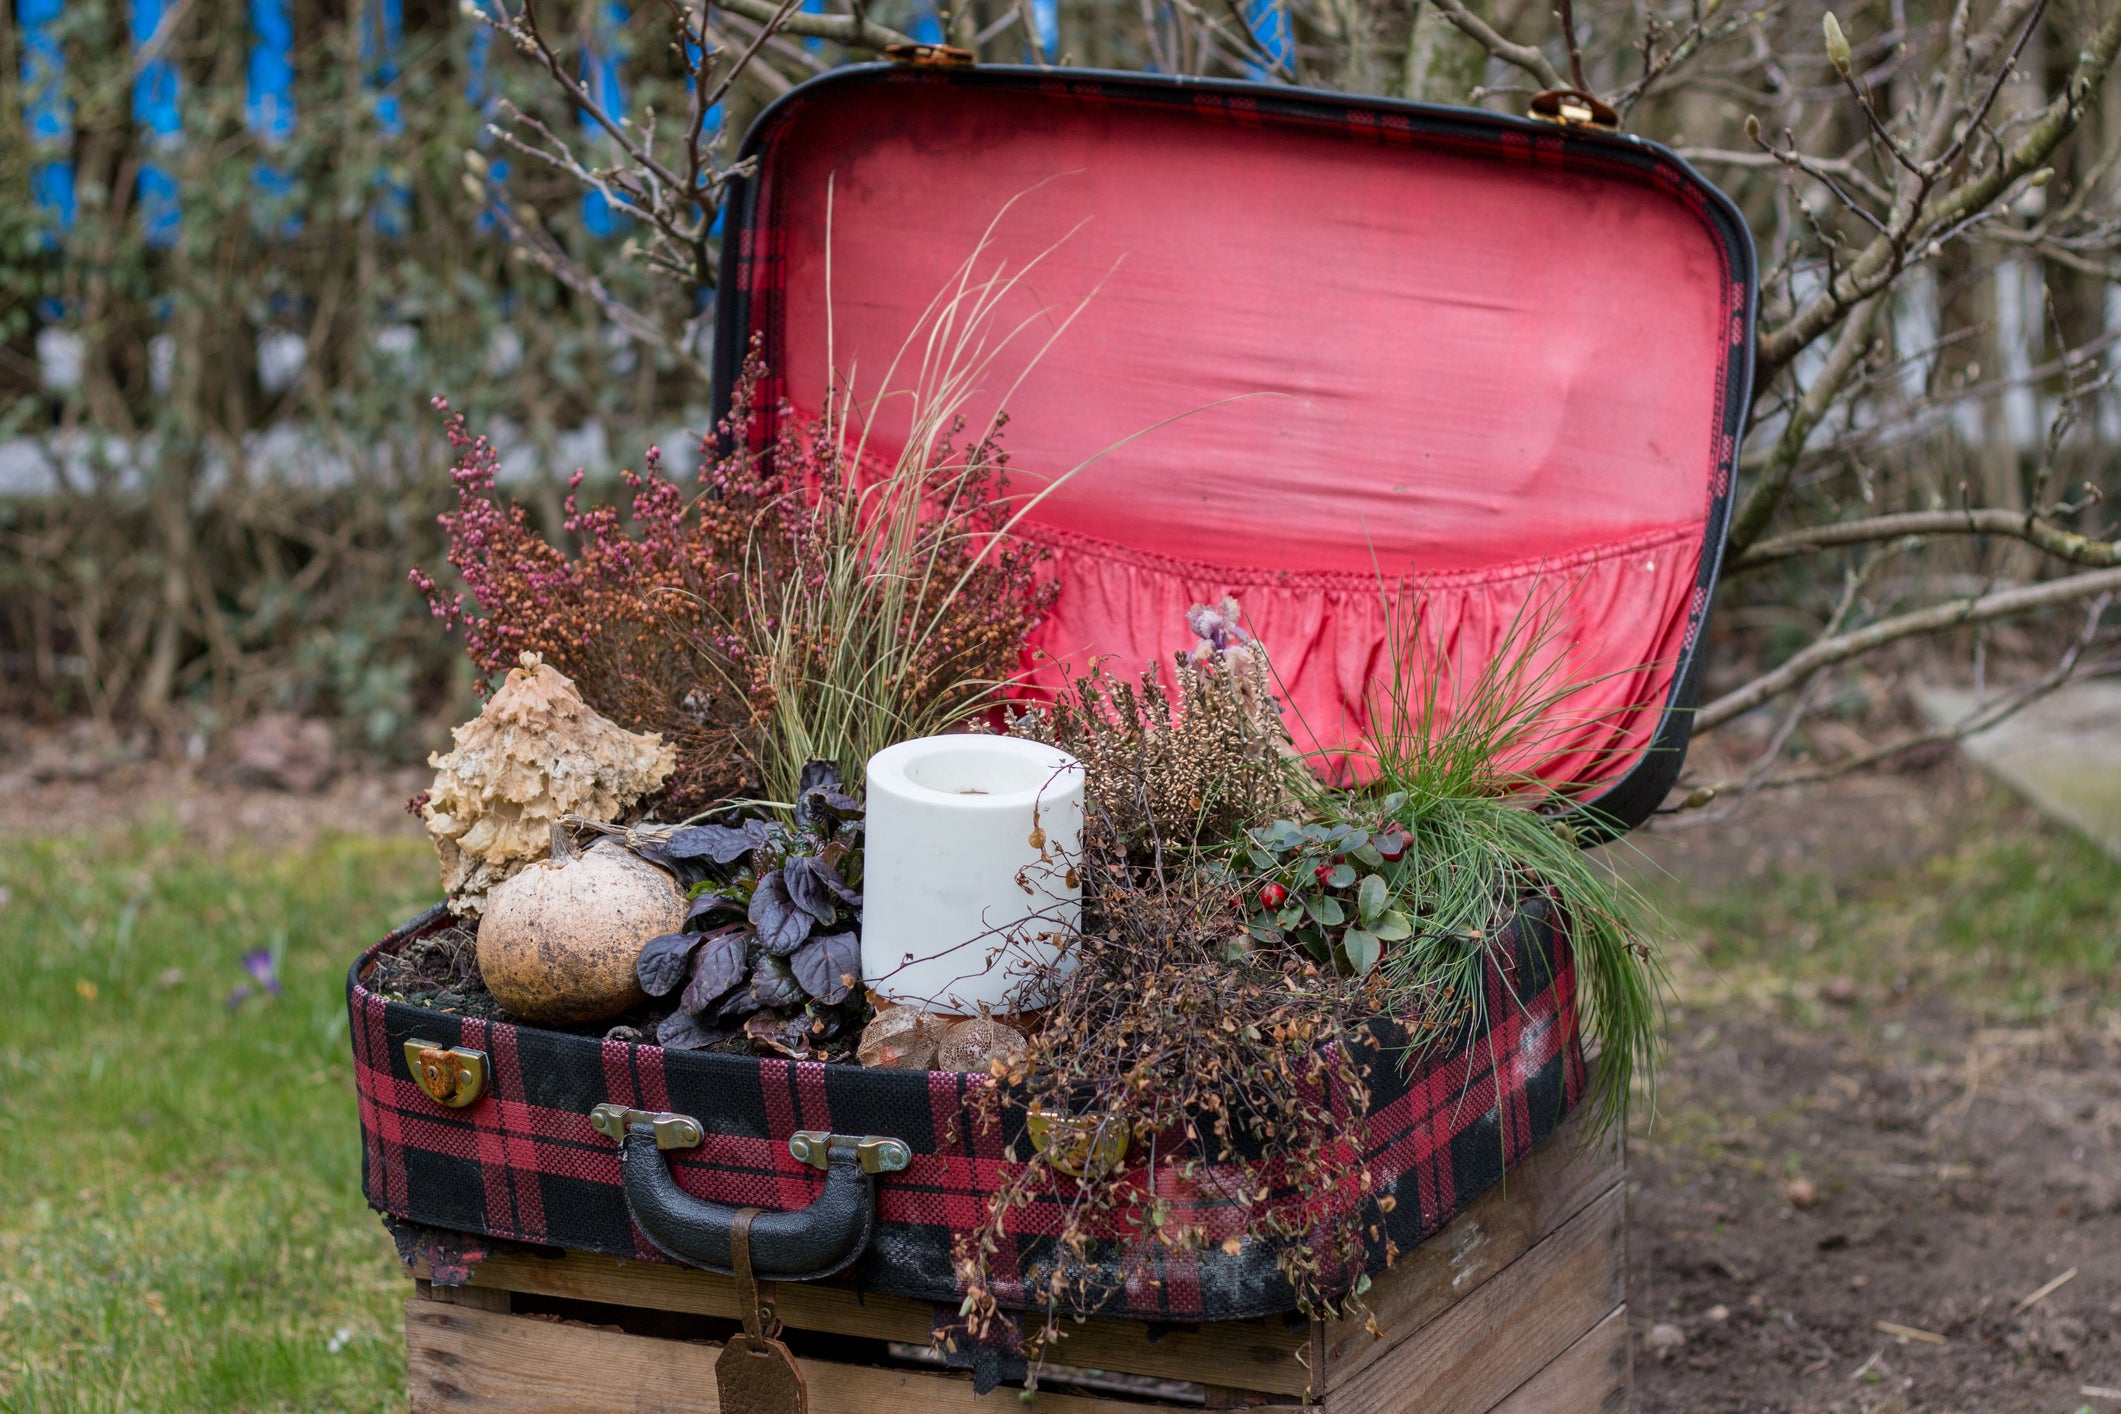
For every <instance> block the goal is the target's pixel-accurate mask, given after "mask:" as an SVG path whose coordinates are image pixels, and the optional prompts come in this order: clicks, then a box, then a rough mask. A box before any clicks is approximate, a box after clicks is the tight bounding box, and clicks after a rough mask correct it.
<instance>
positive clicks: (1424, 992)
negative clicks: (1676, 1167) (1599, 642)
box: [1310, 585, 1659, 1123]
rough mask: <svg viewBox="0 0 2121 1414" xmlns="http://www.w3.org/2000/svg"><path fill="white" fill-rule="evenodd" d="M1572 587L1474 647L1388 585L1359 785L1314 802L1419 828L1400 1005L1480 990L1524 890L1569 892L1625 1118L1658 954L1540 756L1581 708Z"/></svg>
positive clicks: (1570, 920)
mask: <svg viewBox="0 0 2121 1414" xmlns="http://www.w3.org/2000/svg"><path fill="white" fill-rule="evenodd" d="M1565 607H1566V594H1565V592H1563V591H1556V592H1554V593H1552V594H1550V595H1546V596H1541V595H1538V594H1535V595H1533V596H1532V597H1531V598H1530V599H1529V600H1528V602H1527V605H1526V607H1525V608H1524V609H1522V610H1521V611H1520V612H1519V613H1518V614H1517V615H1516V617H1515V618H1513V620H1512V621H1511V623H1510V625H1509V627H1508V629H1507V630H1506V632H1505V633H1504V634H1503V636H1502V639H1501V640H1500V642H1498V644H1497V645H1496V646H1495V649H1494V651H1493V654H1492V656H1491V657H1490V658H1489V659H1488V661H1486V662H1485V663H1482V664H1464V663H1460V662H1457V661H1454V660H1452V659H1450V658H1448V657H1446V656H1445V655H1444V654H1443V653H1442V652H1441V651H1440V650H1430V649H1425V648H1424V647H1423V646H1422V638H1421V634H1420V631H1419V630H1420V615H1421V614H1422V612H1423V599H1422V596H1421V594H1420V592H1419V589H1418V587H1417V586H1412V585H1402V586H1401V587H1400V588H1399V590H1398V592H1396V593H1391V594H1388V595H1386V598H1385V642H1386V649H1387V671H1386V673H1385V674H1384V676H1382V677H1381V678H1380V679H1379V680H1378V681H1377V683H1376V684H1375V686H1374V690H1373V692H1372V695H1371V699H1370V702H1369V704H1368V707H1369V723H1368V725H1369V731H1368V736H1367V744H1366V745H1365V747H1364V748H1363V749H1362V750H1361V751H1360V752H1359V753H1358V757H1357V770H1356V774H1357V775H1358V777H1360V778H1362V779H1364V780H1365V781H1366V788H1365V789H1364V790H1362V791H1360V792H1357V793H1355V794H1353V795H1350V794H1347V793H1345V792H1340V791H1335V790H1332V789H1329V788H1324V787H1321V788H1319V789H1318V790H1316V791H1315V792H1314V793H1313V798H1312V800H1311V802H1310V804H1311V809H1312V811H1313V813H1315V814H1316V815H1318V816H1319V817H1321V818H1323V819H1326V820H1328V821H1334V820H1339V819H1345V820H1347V821H1348V822H1349V823H1354V824H1359V825H1362V826H1364V827H1367V828H1370V829H1373V830H1374V829H1376V828H1377V827H1378V825H1379V816H1380V814H1382V815H1383V816H1385V817H1386V818H1389V819H1390V820H1391V821H1392V822H1394V823H1396V824H1397V825H1398V826H1400V827H1401V828H1402V829H1404V830H1405V831H1406V832H1407V834H1408V835H1409V836H1410V842H1409V845H1408V848H1407V852H1406V855H1405V857H1404V859H1402V860H1401V861H1400V862H1399V863H1398V865H1397V866H1396V868H1395V870H1394V873H1393V878H1394V880H1395V886H1394V888H1393V890H1392V897H1393V900H1394V901H1395V904H1396V906H1399V907H1401V909H1402V911H1403V912H1405V913H1406V914H1407V915H1408V916H1410V917H1412V918H1413V919H1414V920H1415V922H1414V927H1413V934H1412V936H1411V937H1410V938H1407V939H1405V940H1403V941H1400V942H1396V943H1393V944H1391V945H1390V946H1388V947H1386V948H1385V949H1384V950H1383V954H1382V958H1381V960H1380V962H1379V964H1378V966H1379V969H1380V971H1381V972H1382V974H1383V976H1384V978H1385V981H1386V985H1387V987H1388V988H1389V989H1390V994H1392V995H1395V996H1396V997H1397V999H1398V1000H1397V1002H1396V1003H1395V1008H1394V1009H1395V1010H1398V1011H1401V1012H1402V1013H1403V1014H1408V1015H1419V1014H1423V1013H1425V1012H1429V1011H1431V1010H1433V1008H1434V1005H1435V999H1436V997H1437V995H1438V993H1439V992H1445V993H1447V994H1448V995H1449V996H1451V997H1453V998H1456V999H1463V1000H1469V1001H1470V1002H1471V1004H1472V1005H1474V1006H1475V1007H1479V1006H1483V1005H1485V998H1486V996H1487V987H1486V986H1485V985H1484V979H1485V974H1486V972H1487V971H1488V969H1489V968H1490V967H1491V966H1492V954H1491V952H1490V950H1489V948H1488V939H1490V938H1491V937H1492V936H1493V933H1494V931H1495V929H1496V928H1497V927H1498V926H1500V925H1501V924H1502V923H1504V922H1505V921H1507V920H1508V918H1509V917H1510V916H1511V915H1512V914H1513V913H1514V912H1515V911H1516V908H1517V906H1518V901H1519V900H1520V899H1521V898H1523V897H1525V896H1526V895H1528V894H1533V893H1543V894H1545V895H1547V896H1548V897H1549V898H1551V899H1552V900H1553V901H1554V902H1556V903H1557V904H1559V905H1560V907H1561V909H1562V912H1563V914H1564V915H1565V919H1566V927H1567V932H1568V938H1569V945H1570V948H1571V950H1572V952H1573V954H1574V957H1575V962H1576V969H1577V977H1578V982H1579V991H1578V1013H1579V1016H1580V1017H1581V1020H1582V1024H1583V1027H1584V1032H1585V1037H1586V1044H1587V1046H1588V1047H1590V1048H1591V1049H1593V1050H1595V1051H1596V1052H1597V1054H1598V1057H1599V1065H1598V1070H1597V1083H1596V1088H1595V1090H1594V1093H1593V1096H1592V1102H1593V1105H1594V1107H1595V1109H1596V1112H1597V1114H1598V1116H1599V1119H1600V1121H1601V1123H1621V1122H1624V1121H1625V1119H1626V1115H1627V1109H1628V1106H1629V1104H1630V1103H1631V1101H1632V1097H1633V1096H1634V1095H1635V1094H1636V1093H1637V1092H1638V1091H1641V1092H1643V1093H1645V1094H1646V1095H1648V1096H1649V1097H1650V1098H1652V1099H1654V1086H1653V1079H1654V1075H1655V1059H1656V1055H1657V1046H1658V1038H1659V1017H1658V1005H1659V1004H1658V965H1657V960H1656V953H1655V952H1654V950H1653V949H1652V948H1651V947H1650V946H1649V944H1648V942H1647V938H1648V936H1649V935H1650V934H1651V933H1652V932H1654V927H1655V925H1654V913H1653V911H1652V910H1651V909H1650V907H1649V905H1648V903H1647V902H1646V900H1644V899H1643V897H1642V896H1641V895H1640V894H1639V893H1638V892H1637V891H1636V890H1634V889H1633V888H1632V887H1631V886H1630V885H1629V884H1628V883H1627V882H1626V881H1625V880H1624V879H1622V878H1621V877H1620V876H1619V875H1618V874H1616V873H1615V871H1614V870H1613V868H1612V867H1611V865H1610V863H1609V862H1608V861H1607V860H1606V859H1605V858H1603V857H1601V856H1600V855H1598V854H1595V853H1591V852H1588V851H1586V850H1585V849H1583V848H1582V846H1581V843H1580V841H1579V837H1578V834H1577V832H1576V830H1575V829H1574V828H1573V827H1571V826H1570V825H1569V824H1567V823H1566V822H1564V821H1563V820H1561V819H1559V818H1557V816H1558V815H1560V814H1564V813H1566V809H1565V807H1566V806H1567V804H1568V797H1567V796H1566V794H1563V793H1560V792H1557V790H1556V788H1555V787H1554V786H1553V785H1551V784H1549V783H1546V782H1543V781H1541V780H1540V779H1538V778H1537V777H1536V776H1534V775H1533V774H1531V771H1532V768H1533V767H1534V766H1535V765H1536V764H1537V763H1538V762H1539V761H1540V760H1541V759H1542V757H1543V756H1545V755H1546V754H1547V753H1549V752H1550V751H1551V750H1553V749H1554V747H1555V746H1556V745H1557V744H1558V743H1559V742H1560V740H1561V739H1562V738H1563V737H1564V736H1565V735H1566V734H1568V733H1570V732H1572V731H1575V730H1577V729H1578V728H1580V727H1582V726H1584V725H1586V724H1587V723H1588V721H1589V718H1588V717H1587V716H1586V710H1585V709H1584V708H1582V707H1581V706H1580V705H1579V703H1578V694H1580V693H1581V692H1582V691H1583V689H1584V688H1585V687H1586V686H1588V685H1589V684H1588V683H1587V682H1586V681H1585V680H1584V679H1582V678H1581V677H1578V676H1573V675H1572V674H1571V672H1570V662H1571V658H1570V655H1569V654H1568V653H1567V652H1566V651H1564V650H1563V648H1562V646H1561V645H1562V639H1561V636H1560V633H1559V628H1560V625H1561V613H1562V610H1563V609H1564V608H1565Z"/></svg>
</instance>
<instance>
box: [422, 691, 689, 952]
mask: <svg viewBox="0 0 2121 1414" xmlns="http://www.w3.org/2000/svg"><path fill="white" fill-rule="evenodd" d="M521 661H522V666H521V667H517V668H512V669H510V670H509V673H508V678H507V680H506V681H505V682H503V683H502V684H501V687H500V690H499V691H497V692H495V693H494V695H493V696H492V697H491V698H489V699H487V702H486V708H485V710H484V711H482V712H480V713H479V715H478V716H477V717H475V718H473V719H472V720H471V721H469V722H466V723H465V724H464V725H463V726H460V727H458V728H457V729H456V731H455V732H454V734H453V735H454V736H455V737H456V749H455V750H454V751H451V752H450V753H449V754H448V755H446V756H444V755H440V754H437V755H434V756H430V757H428V758H427V764H428V765H430V766H433V767H434V768H435V771H436V774H435V783H434V787H433V789H432V790H430V791H429V792H428V800H427V804H426V806H425V807H424V808H423V809H422V811H421V815H422V817H423V818H424V819H425V820H426V823H427V833H428V835H429V836H430V837H431V838H432V839H433V840H434V845H435V853H436V855H438V856H439V857H440V859H441V862H442V887H443V888H444V889H446V890H447V891H448V893H449V902H450V906H451V907H452V908H453V909H454V910H455V911H456V913H457V914H458V915H459V916H462V917H467V918H473V917H477V916H478V915H479V914H480V913H481V912H482V911H483V909H484V907H485V902H486V895H487V893H488V891H489V890H491V889H492V888H493V887H494V885H496V884H498V883H500V882H501V881H502V880H503V879H506V878H508V877H509V876H510V875H512V874H515V873H517V872H519V871H520V870H522V869H523V868H524V867H525V866H527V865H529V864H530V863H532V862H533V861H535V860H539V859H543V858H544V857H545V855H546V852H547V850H548V849H549V848H550V846H551V842H552V827H553V826H554V825H555V824H556V823H558V821H559V819H560V817H561V816H562V815H568V814H574V815H584V816H587V817H589V818H590V819H593V820H612V819H617V818H618V817H619V816H620V815H621V814H622V812H624V811H625V810H626V808H627V807H628V806H631V805H632V804H633V803H634V802H635V801H637V800H639V799H640V798H641V797H643V796H645V795H647V794H649V793H650V792H652V791H654V790H655V789H656V788H657V787H659V786H661V785H662V783H663V781H664V779H665V778H666V777H668V776H669V774H670V772H671V770H672V769H673V768H674V767H675V766H676V765H677V748H676V747H674V746H670V745H666V744H665V743H664V741H663V739H662V737H661V736H659V735H658V734H656V733H654V732H630V731H627V730H626V729H625V728H624V727H621V726H620V725H619V724H618V723H616V722H614V721H612V720H610V719H609V718H607V717H604V716H601V715H599V714H598V713H597V712H596V710H595V709H593V708H592V707H590V705H589V704H588V703H587V702H584V701H583V700H582V694H581V693H579V692H577V691H576V690H575V686H574V683H573V681H572V680H570V679H569V678H568V677H567V676H566V675H565V674H564V673H561V672H560V671H559V670H558V669H556V668H551V667H548V666H546V665H545V663H544V661H543V660H542V659H541V658H539V656H538V655H537V654H535V653H525V654H524V655H523V657H522V660H521Z"/></svg>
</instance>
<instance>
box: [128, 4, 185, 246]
mask: <svg viewBox="0 0 2121 1414" xmlns="http://www.w3.org/2000/svg"><path fill="white" fill-rule="evenodd" d="M176 12H177V6H176V5H175V4H173V3H170V0H133V5H132V38H133V121H134V122H135V123H137V124H138V125H139V127H140V132H141V134H142V135H143V137H144V138H145V142H146V146H147V150H148V152H149V153H150V154H155V153H166V152H168V151H169V150H170V149H171V148H173V147H175V146H176V145H177V144H178V143H179V142H181V141H182V140H183V136H184V123H183V119H182V117H181V116H180V115H179V113H178V110H177V101H178V97H179V93H180V87H179V80H178V78H177V66H176V65H175V64H174V63H172V62H171V60H170V58H169V46H170V35H169V33H168V32H167V28H173V27H174V26H175V23H176ZM166 27H167V28H166ZM139 192H140V230H141V234H142V236H143V237H144V238H145V240H146V241H147V244H148V245H149V246H150V247H153V248H155V249H158V250H166V249H167V248H169V247H170V246H173V245H175V244H176V243H177V228H178V223H179V221H180V220H181V218H182V215H183V208H182V206H181V205H180V204H179V202H178V200H177V178H176V174H175V173H173V172H171V171H170V170H169V169H168V168H167V167H164V166H163V165H162V164H161V163H160V162H158V161H156V160H155V159H154V157H153V156H152V155H150V156H149V157H148V158H147V159H146V160H145V161H143V162H142V163H141V164H140V183H139Z"/></svg>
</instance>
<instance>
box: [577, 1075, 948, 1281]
mask: <svg viewBox="0 0 2121 1414" xmlns="http://www.w3.org/2000/svg"><path fill="white" fill-rule="evenodd" d="M589 1123H590V1126H591V1127H592V1128H594V1129H595V1130H596V1131H597V1133H599V1134H602V1135H604V1136H605V1137H606V1138H608V1139H611V1140H613V1141H614V1142H616V1143H617V1144H618V1146H619V1177H620V1186H621V1187H622V1189H623V1190H624V1192H625V1195H626V1209H627V1212H628V1213H629V1214H630V1215H631V1216H632V1218H633V1224H634V1226H635V1227H637V1228H639V1229H640V1231H641V1235H642V1236H643V1237H645V1238H647V1239H648V1241H649V1242H650V1243H651V1244H652V1245H653V1246H654V1247H655V1249H656V1250H657V1251H659V1252H661V1253H663V1254H664V1255H665V1256H667V1257H669V1258H671V1259H672V1260H674V1261H678V1262H683V1263H684V1264H686V1265H687V1266H691V1267H700V1268H703V1269H704V1270H706V1271H710V1272H720V1273H722V1274H723V1275H725V1276H727V1275H732V1274H733V1273H734V1270H735V1268H734V1265H733V1262H732V1252H731V1233H732V1230H733V1229H734V1227H735V1224H736V1221H737V1215H738V1214H739V1213H740V1212H743V1211H745V1210H743V1209H740V1208H736V1207H733V1206H731V1205H730V1204H727V1203H715V1202H710V1201H708V1200H707V1199H704V1198H695V1197H693V1196H692V1195H691V1194H690V1193H687V1192H686V1191H685V1190H684V1189H682V1188H680V1187H679V1186H678V1181H677V1178H676V1176H675V1175H673V1174H672V1173H671V1171H670V1160H669V1159H668V1158H667V1157H666V1156H665V1152H664V1151H666V1150H669V1149H693V1148H697V1147H699V1144H700V1142H701V1139H702V1138H703V1134H704V1131H703V1129H702V1127H701V1125H700V1122H699V1121H698V1120H696V1119H694V1118H693V1117H692V1116H690V1115H680V1114H662V1113H656V1112H653V1111H649V1110H632V1109H627V1108H626V1107H625V1106H624V1105H614V1104H603V1105H598V1106H597V1107H596V1108H595V1109H593V1110H591V1111H590V1112H589ZM788 1152H789V1153H790V1154H792V1155H794V1156H795V1157H796V1158H797V1159H799V1160H801V1161H802V1162H803V1163H806V1164H809V1165H810V1166H811V1167H812V1168H818V1169H823V1170H824V1172H825V1187H824V1189H823V1191H821V1192H820V1193H819V1194H818V1195H817V1197H816V1198H815V1199H813V1200H811V1202H810V1205H809V1206H808V1207H804V1208H797V1209H794V1210H792V1211H789V1212H762V1213H759V1214H758V1215H757V1216H756V1217H755V1218H754V1219H753V1220H752V1222H751V1225H750V1227H751V1231H750V1257H751V1265H752V1266H753V1267H754V1268H755V1269H756V1271H757V1275H758V1279H759V1280H761V1281H817V1280H819V1279H820V1278H823V1277H829V1276H831V1275H832V1274H833V1273H835V1272H838V1271H842V1270H844V1269H845V1268H846V1267H848V1266H849V1265H851V1264H852V1263H853V1262H854V1260H855V1258H857V1257H859V1256H861V1255H862V1252H863V1250H864V1249H866V1248H867V1247H868V1245H869V1238H870V1235H871V1234H872V1233H873V1232H874V1231H875V1229H876V1175H877V1174H879V1173H896V1172H898V1171H899V1170H901V1169H904V1168H905V1167H906V1166H907V1165H908V1164H909V1163H911V1162H912V1158H913V1154H912V1151H911V1150H910V1149H909V1148H908V1147H907V1146H906V1144H905V1142H904V1141H903V1140H899V1139H893V1138H889V1137H887V1136H884V1135H874V1134H872V1135H852V1134H826V1133H823V1132H821V1131H817V1130H807V1129H806V1130H801V1131H798V1132H797V1133H796V1134H794V1135H793V1136H791V1137H790V1138H789V1140H788Z"/></svg>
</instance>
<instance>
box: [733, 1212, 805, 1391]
mask: <svg viewBox="0 0 2121 1414" xmlns="http://www.w3.org/2000/svg"><path fill="white" fill-rule="evenodd" d="M758 1214H759V1209H757V1208H745V1209H742V1210H741V1211H739V1212H738V1213H737V1215H736V1221H735V1222H734V1223H732V1224H730V1228H729V1266H730V1270H731V1271H733V1272H734V1273H735V1274H736V1294H737V1302H738V1304H739V1305H740V1306H741V1307H742V1308H743V1312H744V1333H743V1334H742V1335H733V1336H731V1337H729V1343H728V1344H726V1345H724V1346H723V1347H722V1353H721V1355H720V1357H719V1358H717V1359H716V1360H715V1362H714V1383H715V1389H716V1393H717V1394H718V1395H719V1397H720V1400H721V1405H722V1410H723V1414H810V1390H809V1387H808V1386H807V1385H805V1384H804V1383H803V1372H802V1370H801V1369H799V1368H797V1366H796V1363H795V1356H793V1355H792V1354H790V1353H789V1351H788V1347H787V1346H785V1345H783V1344H782V1343H781V1342H780V1341H778V1340H776V1339H775V1338H774V1337H776V1336H778V1335H779V1334H780V1331H781V1322H780V1318H779V1317H778V1316H776V1315H774V1313H773V1306H772V1304H771V1303H770V1302H767V1301H764V1300H762V1299H761V1298H760V1296H759V1284H758V1281H757V1279H756V1278H754V1277H753V1276H752V1274H751V1220H752V1219H753V1218H755V1217H757V1216H758Z"/></svg>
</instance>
